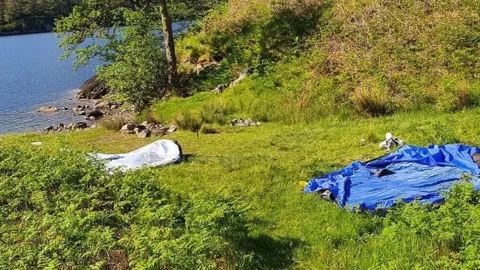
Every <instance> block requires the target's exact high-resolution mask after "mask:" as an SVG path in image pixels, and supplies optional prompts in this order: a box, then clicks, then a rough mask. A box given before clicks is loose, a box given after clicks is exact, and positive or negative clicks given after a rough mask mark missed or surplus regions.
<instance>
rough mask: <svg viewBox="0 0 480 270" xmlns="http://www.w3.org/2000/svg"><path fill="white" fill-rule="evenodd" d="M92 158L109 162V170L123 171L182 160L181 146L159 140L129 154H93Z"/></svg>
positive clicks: (107, 164)
mask: <svg viewBox="0 0 480 270" xmlns="http://www.w3.org/2000/svg"><path fill="white" fill-rule="evenodd" d="M91 156H92V157H93V158H95V159H97V160H107V161H108V162H107V163H106V168H107V169H109V170H112V169H121V170H122V171H129V170H137V169H140V168H143V167H158V166H164V165H167V164H172V163H176V162H179V161H180V160H181V159H182V153H181V149H180V146H179V145H178V144H177V143H175V142H174V141H170V140H159V141H156V142H154V143H152V144H149V145H147V146H144V147H142V148H140V149H138V150H135V151H133V152H130V153H127V154H114V155H108V154H91Z"/></svg>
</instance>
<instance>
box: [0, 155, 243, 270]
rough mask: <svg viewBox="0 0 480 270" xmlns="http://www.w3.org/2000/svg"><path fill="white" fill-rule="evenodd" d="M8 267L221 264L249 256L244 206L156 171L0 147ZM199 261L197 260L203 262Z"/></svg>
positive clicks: (2, 261)
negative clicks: (194, 191)
mask: <svg viewBox="0 0 480 270" xmlns="http://www.w3.org/2000/svg"><path fill="white" fill-rule="evenodd" d="M0 172H1V173H0V190H1V191H0V217H1V219H2V223H1V234H0V238H1V241H2V245H1V247H0V265H1V266H2V268H25V267H26V268H48V269H58V268H87V267H88V268H95V269H105V268H110V267H120V268H122V269H125V268H126V267H127V266H128V267H131V268H132V269H172V268H174V269H192V268H197V269H217V268H218V267H220V266H223V265H235V264H237V265H241V264H243V263H247V262H248V260H247V259H248V258H249V257H250V256H251V255H252V254H251V253H243V252H242V250H241V249H240V248H238V247H239V246H240V245H243V241H245V240H246V239H247V236H248V231H247V227H246V226H247V223H246V217H245V208H244V207H242V206H240V205H239V204H238V203H236V202H234V201H232V200H230V199H225V198H212V199H208V200H207V199H193V200H185V199H183V198H181V197H180V196H179V195H177V194H175V193H173V192H171V191H169V190H168V189H167V188H165V187H164V185H163V184H162V181H161V179H158V178H157V177H156V176H155V175H154V174H153V172H152V171H151V170H143V171H139V172H135V173H128V174H126V175H123V174H120V173H114V174H109V173H108V172H106V171H105V170H104V169H103V166H102V164H98V163H95V162H92V161H91V160H89V159H87V158H86V157H85V155H83V154H79V153H75V152H70V151H55V150H54V151H51V150H50V151H46V150H26V149H22V148H14V147H12V148H4V147H2V149H1V151H0ZM199 267H200V268H199Z"/></svg>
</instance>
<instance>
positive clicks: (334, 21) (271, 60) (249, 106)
mask: <svg viewBox="0 0 480 270" xmlns="http://www.w3.org/2000/svg"><path fill="white" fill-rule="evenodd" d="M479 8H480V6H479V3H478V1H460V2H458V1H453V0H452V1H440V0H439V1H433V2H431V1H430V2H428V3H427V2H422V1H420V2H415V1H409V0H405V1H397V2H391V1H383V0H364V1H360V2H359V1H348V0H345V1H344V0H334V1H319V0H302V1H279V2H278V1H260V0H248V1H238V0H230V1H229V2H228V3H227V4H226V5H224V6H223V7H222V8H219V9H217V10H216V11H215V12H213V13H212V14H210V15H209V16H208V17H207V18H206V19H204V20H203V22H202V23H201V24H200V25H199V27H198V29H195V31H194V32H193V33H191V34H189V35H187V36H186V37H184V38H183V39H182V40H180V41H179V43H178V44H179V46H178V47H179V50H178V53H179V58H180V59H182V63H183V69H184V70H185V72H189V71H190V72H191V71H192V70H194V67H195V65H198V64H200V65H207V64H208V63H210V62H213V61H216V62H218V63H220V64H221V67H220V68H219V69H217V71H218V73H215V72H211V71H207V72H204V73H203V74H200V75H199V76H193V77H194V79H193V81H194V87H192V88H193V89H194V90H196V91H205V90H212V89H213V88H215V87H216V85H218V84H219V83H225V82H228V81H231V80H232V79H233V78H234V77H235V75H236V74H238V72H239V71H240V70H242V68H243V67H246V66H250V67H255V68H257V71H258V72H257V74H256V76H254V77H253V78H252V80H251V81H246V82H244V83H242V84H241V85H238V86H236V87H235V88H234V89H231V90H227V91H226V92H225V93H224V94H223V95H224V97H222V98H221V99H222V100H223V102H224V103H226V104H229V106H231V107H232V108H231V109H229V110H228V111H229V113H231V114H238V115H246V116H251V117H256V118H259V119H262V120H263V121H265V120H268V121H281V122H285V123H297V122H311V121H315V120H318V119H320V118H322V117H324V116H325V115H336V116H338V117H340V118H348V117H351V116H353V115H354V114H356V115H360V116H381V115H388V114H392V113H396V112H401V111H411V110H419V109H426V108H428V109H435V110H438V111H457V110H462V109H464V108H471V107H475V106H478V102H479V100H480V99H479V98H480V94H479V93H480V91H479V89H480V88H479V80H478V76H477V75H475V74H477V72H476V70H477V69H478V67H479V66H480V64H479V62H478V61H479V60H478V59H480V58H479V57H478V36H479V35H480V28H479V27H478V23H476V22H478V21H480V15H479V13H478V12H477V11H478V9H479ZM403 22H409V24H408V25H407V24H405V23H403ZM295 75H296V76H297V77H296V78H294V77H293V76H295ZM218 78H221V80H218ZM195 80H196V81H195ZM291 88H293V89H291ZM287 89H288V91H284V90H287ZM186 103H188V102H186ZM230 104H235V105H230ZM272 108H274V109H272ZM321 108H323V109H321ZM180 110H181V109H180Z"/></svg>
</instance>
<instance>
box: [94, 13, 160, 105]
mask: <svg viewBox="0 0 480 270" xmlns="http://www.w3.org/2000/svg"><path fill="white" fill-rule="evenodd" d="M123 16H124V17H125V21H126V25H127V26H125V27H123V28H122V29H121V30H120V31H119V32H120V33H119V35H120V36H121V41H118V42H117V43H118V44H116V47H115V54H114V55H112V59H111V64H110V65H107V66H105V67H103V68H101V69H100V71H99V77H100V78H102V79H103V80H105V81H106V82H107V85H108V86H109V87H110V88H111V89H115V91H118V92H119V93H121V94H122V95H124V96H125V97H126V98H127V102H129V103H130V104H133V105H134V106H135V108H136V110H137V111H141V110H143V109H146V108H147V107H148V106H149V105H150V104H151V102H152V100H153V99H154V98H157V97H163V96H164V95H165V94H166V87H165V81H166V77H167V76H166V70H167V68H166V61H165V54H164V52H163V50H162V49H161V48H162V42H163V39H162V38H161V37H159V36H158V35H156V34H155V33H156V31H157V30H158V29H159V27H160V26H159V25H158V23H159V21H160V18H159V16H158V15H156V14H151V13H148V12H145V11H124V13H123Z"/></svg>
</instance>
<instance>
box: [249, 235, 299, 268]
mask: <svg viewBox="0 0 480 270" xmlns="http://www.w3.org/2000/svg"><path fill="white" fill-rule="evenodd" d="M302 245H303V242H301V241H300V240H299V239H294V238H279V239H273V238H271V237H270V236H267V235H260V236H257V237H252V238H249V239H248V241H247V242H246V243H245V247H244V248H245V249H246V250H249V251H253V252H254V253H255V262H254V265H253V266H252V267H251V268H250V269H285V268H290V267H292V266H293V265H294V264H295V261H294V259H293V258H294V254H295V250H296V249H297V248H299V247H301V246H302Z"/></svg>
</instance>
